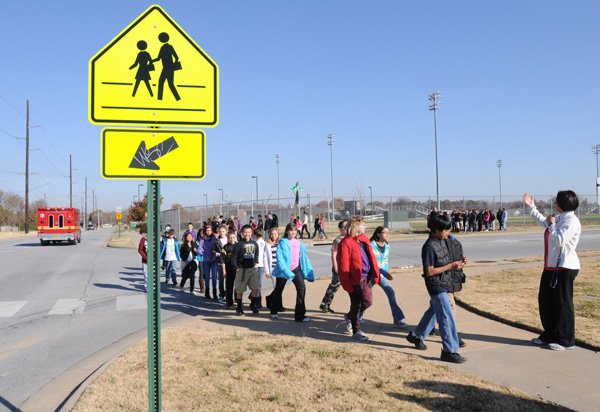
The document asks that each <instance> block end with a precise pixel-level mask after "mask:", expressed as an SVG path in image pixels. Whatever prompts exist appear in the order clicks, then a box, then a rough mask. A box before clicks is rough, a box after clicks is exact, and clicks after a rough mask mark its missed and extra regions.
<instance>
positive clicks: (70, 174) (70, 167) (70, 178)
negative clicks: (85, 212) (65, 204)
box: [69, 155, 73, 207]
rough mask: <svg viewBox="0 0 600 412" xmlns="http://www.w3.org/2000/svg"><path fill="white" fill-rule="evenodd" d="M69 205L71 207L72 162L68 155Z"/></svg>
mask: <svg viewBox="0 0 600 412" xmlns="http://www.w3.org/2000/svg"><path fill="white" fill-rule="evenodd" d="M69 207H73V162H72V161H71V155H69Z"/></svg>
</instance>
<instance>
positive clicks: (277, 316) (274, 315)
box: [271, 313, 279, 319]
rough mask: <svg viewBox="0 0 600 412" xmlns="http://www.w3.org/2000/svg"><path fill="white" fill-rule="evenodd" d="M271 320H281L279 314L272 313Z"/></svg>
mask: <svg viewBox="0 0 600 412" xmlns="http://www.w3.org/2000/svg"><path fill="white" fill-rule="evenodd" d="M271 319H279V315H278V314H277V313H272V314H271Z"/></svg>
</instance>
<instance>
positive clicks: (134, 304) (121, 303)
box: [117, 294, 146, 310]
mask: <svg viewBox="0 0 600 412" xmlns="http://www.w3.org/2000/svg"><path fill="white" fill-rule="evenodd" d="M137 309H146V295H145V294H139V295H129V296H117V310H137Z"/></svg>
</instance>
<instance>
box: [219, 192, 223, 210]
mask: <svg viewBox="0 0 600 412" xmlns="http://www.w3.org/2000/svg"><path fill="white" fill-rule="evenodd" d="M219 190H220V191H221V204H220V205H219V216H221V215H222V214H223V188H221V187H220V188H219Z"/></svg>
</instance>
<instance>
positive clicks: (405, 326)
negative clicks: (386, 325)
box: [394, 320, 408, 329]
mask: <svg viewBox="0 0 600 412" xmlns="http://www.w3.org/2000/svg"><path fill="white" fill-rule="evenodd" d="M394 326H396V327H397V328H399V329H408V323H406V322H404V321H403V320H399V321H398V322H396V323H394Z"/></svg>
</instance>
